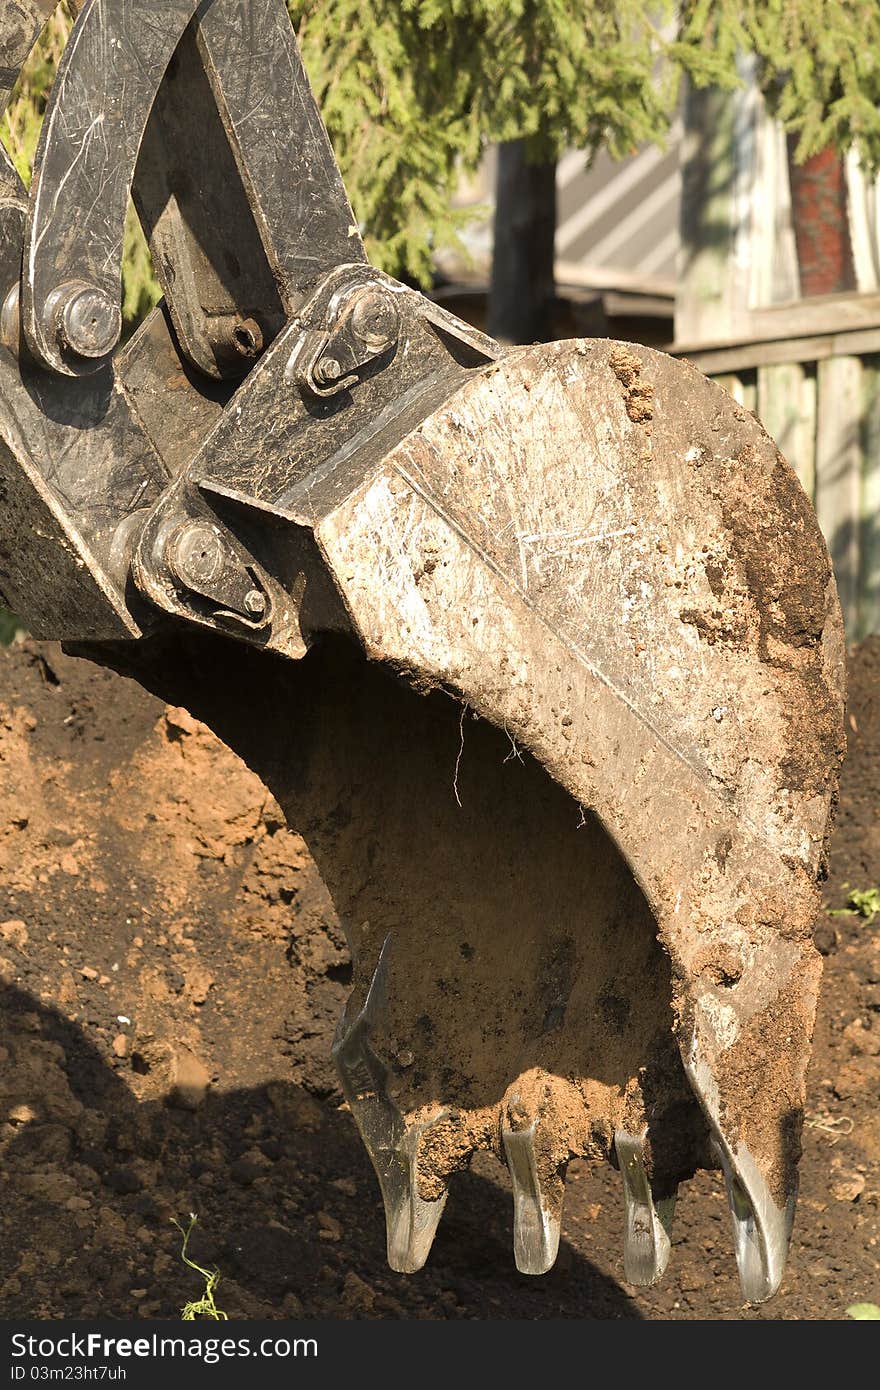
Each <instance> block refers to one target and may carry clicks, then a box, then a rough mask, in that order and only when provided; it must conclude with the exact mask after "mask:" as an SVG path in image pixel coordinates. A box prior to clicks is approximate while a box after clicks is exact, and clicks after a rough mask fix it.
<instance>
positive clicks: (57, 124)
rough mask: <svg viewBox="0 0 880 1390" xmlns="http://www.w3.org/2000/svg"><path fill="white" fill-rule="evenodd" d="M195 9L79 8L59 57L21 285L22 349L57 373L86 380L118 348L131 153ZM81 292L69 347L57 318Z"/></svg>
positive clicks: (188, 3)
mask: <svg viewBox="0 0 880 1390" xmlns="http://www.w3.org/2000/svg"><path fill="white" fill-rule="evenodd" d="M197 4H198V0H150V3H149V4H148V5H147V4H131V5H120V4H119V3H118V0H87V2H86V4H85V6H84V7H83V10H82V13H81V14H80V16H79V19H78V20H77V22H76V25H75V26H74V29H73V33H72V34H71V37H70V41H69V43H68V44H67V47H66V48H65V50H64V55H63V57H62V60H61V64H60V66H59V71H58V75H57V77H56V80H55V83H54V85H53V88H52V93H51V96H50V99H49V105H48V108H47V111H46V116H45V120H44V122H43V129H42V132H41V135H40V143H39V146H38V148H37V155H36V160H35V167H34V180H33V189H32V193H31V201H30V215H29V223H28V231H27V237H26V247H25V258H24V274H23V284H22V289H23V293H22V313H23V320H24V328H25V334H26V336H27V340H28V344H29V346H30V348H31V351H32V352H33V353H34V354H35V356H36V357H37V359H38V360H39V361H40V362H42V363H44V364H45V365H46V366H49V367H53V368H54V369H55V370H56V371H58V372H63V373H66V374H67V375H71V376H74V375H78V374H81V373H83V372H86V371H94V370H95V366H96V359H97V360H98V362H99V361H100V359H101V358H102V357H103V356H106V355H107V353H109V352H110V351H112V349H113V348H114V347H115V345H116V342H117V341H118V338H119V333H120V331H121V328H122V316H121V314H120V312H119V300H120V285H121V263H122V242H123V236H124V232H125V214H126V208H127V206H128V197H129V193H130V190H131V182H132V178H133V175H134V167H135V161H136V159H137V152H138V149H139V148H140V143H141V138H142V136H143V131H144V127H145V125H146V123H147V117H148V116H149V114H150V108H151V106H152V104H153V100H154V98H155V95H156V92H157V90H158V87H159V84H160V82H161V80H162V77H163V75H164V72H165V69H166V68H167V66H168V63H169V61H170V59H171V56H172V54H173V53H174V50H175V48H176V47H177V44H178V41H179V39H180V36H181V34H182V33H183V31H184V29H185V28H186V25H187V24H188V23H189V20H190V18H191V17H192V15H193V12H194V11H195V9H196V7H197ZM83 289H87V290H88V291H89V293H90V295H91V297H92V298H91V306H92V314H91V316H90V317H86V318H84V319H83V320H82V322H81V324H80V328H81V333H74V334H73V336H72V339H71V337H70V336H68V328H69V324H68V323H67V322H66V319H67V310H68V306H69V305H70V303H71V301H72V300H73V298H74V296H76V295H79V294H81V293H82V291H83ZM91 318H93V319H94V320H95V324H94V327H92V325H91V323H90V319H91ZM81 334H82V336H81ZM84 342H85V345H86V349H87V350H86V351H85V352H83V350H82V349H83V343H84Z"/></svg>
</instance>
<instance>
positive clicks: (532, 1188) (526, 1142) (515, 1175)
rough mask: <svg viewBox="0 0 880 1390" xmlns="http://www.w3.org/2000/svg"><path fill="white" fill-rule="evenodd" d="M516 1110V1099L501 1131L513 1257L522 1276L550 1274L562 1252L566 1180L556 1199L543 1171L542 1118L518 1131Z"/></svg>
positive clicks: (559, 1180)
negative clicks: (508, 1186) (510, 1206)
mask: <svg viewBox="0 0 880 1390" xmlns="http://www.w3.org/2000/svg"><path fill="white" fill-rule="evenodd" d="M516 1110H517V1098H516V1097H514V1098H513V1100H512V1102H511V1104H510V1106H509V1107H508V1109H507V1115H506V1118H505V1120H504V1122H503V1124H502V1128H501V1140H502V1143H503V1145H504V1157H505V1159H506V1160H507V1167H508V1169H509V1170H510V1181H511V1184H512V1186H513V1254H514V1259H515V1260H516V1267H517V1269H518V1270H519V1272H520V1274H546V1273H547V1271H548V1270H550V1269H552V1268H553V1265H554V1264H555V1262H556V1256H557V1253H558V1251H559V1234H560V1226H561V1216H562V1180H561V1179H557V1182H558V1185H559V1189H560V1191H559V1193H558V1195H557V1196H556V1200H553V1197H552V1196H551V1194H550V1193H548V1190H547V1187H548V1185H547V1183H546V1181H545V1180H544V1179H543V1178H542V1176H541V1171H540V1160H539V1157H538V1143H537V1141H538V1137H539V1127H540V1124H541V1121H540V1118H535V1119H533V1120H532V1121H531V1123H530V1124H524V1125H522V1126H521V1127H520V1128H516V1127H515V1118H514V1117H515V1116H516ZM512 1119H513V1120H514V1123H511V1120H512Z"/></svg>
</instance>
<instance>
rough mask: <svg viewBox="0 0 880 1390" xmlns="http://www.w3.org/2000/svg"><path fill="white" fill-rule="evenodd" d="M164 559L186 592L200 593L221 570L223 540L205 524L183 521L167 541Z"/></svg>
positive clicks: (211, 527)
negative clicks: (189, 590) (197, 590)
mask: <svg viewBox="0 0 880 1390" xmlns="http://www.w3.org/2000/svg"><path fill="white" fill-rule="evenodd" d="M165 558H166V560H167V562H168V565H169V567H170V569H171V572H172V574H174V576H175V578H177V579H179V580H180V582H181V584H183V585H184V586H185V587H186V588H187V589H202V588H204V586H205V585H208V584H211V583H212V581H213V580H215V579H216V578H217V577H218V576H219V575H220V573H221V572H222V570H223V566H224V563H225V561H226V552H225V547H224V545H223V539H222V537H221V535H220V533H219V531H217V530H216V528H215V527H213V526H212V525H211V524H210V522H208V521H185V522H184V523H183V525H182V526H178V528H177V530H176V531H174V532H173V534H172V535H171V536H170V537H169V539H168V545H167V547H166V550H165Z"/></svg>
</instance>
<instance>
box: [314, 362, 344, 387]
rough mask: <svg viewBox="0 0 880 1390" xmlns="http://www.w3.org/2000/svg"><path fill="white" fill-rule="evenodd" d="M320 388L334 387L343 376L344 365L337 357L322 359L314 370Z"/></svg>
mask: <svg viewBox="0 0 880 1390" xmlns="http://www.w3.org/2000/svg"><path fill="white" fill-rule="evenodd" d="M312 376H313V377H314V378H315V381H316V382H317V383H318V385H319V386H332V385H333V383H334V381H338V380H339V378H340V377H341V376H342V363H341V362H339V361H338V360H337V359H336V358H335V357H321V358H320V359H319V360H318V361H317V362H316V363H315V365H314V367H313V369H312Z"/></svg>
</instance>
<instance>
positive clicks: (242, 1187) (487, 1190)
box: [0, 639, 880, 1319]
mask: <svg viewBox="0 0 880 1390" xmlns="http://www.w3.org/2000/svg"><path fill="white" fill-rule="evenodd" d="M878 677H880V639H871V640H870V641H868V642H866V643H864V644H863V645H862V646H861V647H860V648H859V649H858V650H857V651H856V652H855V654H854V656H853V659H852V662H851V673H850V689H851V697H850V730H849V732H850V754H849V760H848V763H847V766H846V769H845V773H844V779H843V785H842V790H841V803H840V818H839V825H838V832H837V835H836V838H835V840H834V843H833V845H832V852H831V878H830V880H829V883H828V885H827V899H828V906H829V908H841V907H843V906H844V903H845V898H846V891H847V890H846V888H845V887H844V885H849V886H850V887H855V888H866V887H871V886H875V885H876V884H877V883H878V880H880V813H878V807H880V696H878V693H877V692H878ZM817 944H818V945H819V948H820V950H821V951H822V953H823V955H825V958H826V959H825V980H824V985H823V994H822V1002H821V1004H820V1020H819V1027H818V1033H817V1042H816V1052H815V1058H814V1064H813V1069H812V1076H811V1084H810V1097H809V1102H808V1120H807V1128H806V1132H805V1155H804V1161H803V1164H802V1197H801V1205H800V1214H799V1218H798V1222H797V1226H796V1230H795V1237H794V1243H793V1249H792V1258H791V1264H790V1269H789V1274H788V1276H787V1279H786V1282H785V1285H784V1287H783V1291H782V1293H781V1294H780V1295H779V1296H778V1298H777V1299H776V1300H774V1301H773V1302H772V1303H771V1304H769V1305H768V1306H765V1307H763V1308H761V1309H757V1310H743V1309H742V1308H741V1306H740V1300H739V1294H738V1285H737V1281H736V1274H735V1267H734V1260H733V1254H732V1241H731V1233H730V1229H729V1223H728V1217H727V1210H726V1205H725V1201H724V1197H723V1189H722V1185H721V1182H720V1179H719V1178H718V1177H717V1175H714V1174H702V1175H701V1176H700V1177H698V1178H697V1179H695V1180H694V1181H693V1182H690V1183H687V1184H685V1185H684V1187H683V1188H682V1191H681V1194H680V1200H679V1209H678V1215H677V1222H676V1231H675V1236H674V1250H673V1255H672V1259H671V1261H670V1267H669V1270H668V1273H667V1275H666V1277H665V1280H664V1282H663V1283H662V1284H661V1285H660V1286H659V1288H656V1289H651V1290H646V1291H642V1292H636V1291H634V1290H632V1289H629V1288H627V1286H626V1285H624V1284H623V1282H622V1236H621V1231H622V1220H623V1214H622V1193H621V1190H620V1182H619V1177H618V1175H617V1174H616V1173H615V1172H614V1171H613V1170H611V1169H610V1168H608V1169H602V1170H598V1171H596V1172H593V1173H591V1172H590V1170H589V1169H588V1167H587V1165H586V1164H583V1163H574V1164H572V1165H571V1168H570V1170H569V1177H568V1186H567V1194H566V1201H565V1212H564V1217H563V1233H564V1237H563V1244H562V1248H561V1251H560V1257H559V1260H558V1262H557V1265H556V1268H555V1269H554V1270H553V1272H552V1273H551V1274H549V1275H547V1276H545V1277H544V1278H542V1279H528V1278H526V1277H524V1276H521V1275H518V1274H517V1273H516V1271H515V1269H514V1267H513V1260H512V1253H511V1224H512V1223H511V1214H510V1196H509V1187H508V1184H507V1179H506V1173H505V1172H504V1170H503V1169H502V1168H501V1166H500V1165H499V1164H497V1163H496V1162H495V1161H494V1160H493V1159H491V1158H489V1157H488V1156H485V1155H484V1156H480V1157H478V1159H477V1160H475V1162H474V1164H473V1166H472V1169H471V1171H470V1172H469V1173H462V1174H460V1175H458V1176H457V1177H456V1178H455V1179H454V1181H453V1187H452V1193H451V1196H450V1200H449V1203H448V1206H447V1210H446V1214H445V1216H444V1219H443V1222H442V1223H441V1227H440V1233H439V1235H438V1238H437V1241H436V1243H435V1247H434V1251H433V1253H432V1255H431V1259H430V1261H429V1264H428V1267H427V1268H426V1269H425V1270H424V1271H423V1272H422V1273H421V1274H419V1275H416V1276H402V1275H396V1274H393V1273H391V1271H390V1270H388V1268H387V1266H386V1264H385V1260H384V1227H383V1220H382V1212H381V1203H380V1201H379V1197H378V1191H377V1188H376V1183H375V1179H374V1176H373V1173H372V1170H371V1168H370V1165H369V1162H368V1160H367V1158H366V1155H365V1154H364V1152H363V1150H362V1148H361V1146H360V1142H359V1140H358V1138H357V1135H356V1132H355V1129H354V1125H353V1123H352V1120H351V1117H350V1116H349V1115H348V1113H347V1112H346V1110H345V1107H344V1106H343V1105H342V1104H341V1098H340V1096H339V1093H338V1090H337V1087H336V1081H335V1077H334V1074H333V1071H332V1067H331V1064H330V1060H329V1054H330V1045H331V1042H332V1038H333V1034H334V1030H335V1027H336V1022H337V1019H338V1017H339V1015H340V1013H341V1011H342V1007H343V1004H344V1001H345V998H346V995H347V993H348V988H349V985H350V980H351V967H350V963H349V959H348V955H347V952H346V948H345V944H344V939H343V936H342V933H341V930H340V927H339V923H338V921H337V920H336V917H335V913H334V909H333V904H332V902H331V900H330V897H329V895H328V893H327V891H326V889H325V887H324V885H323V883H322V881H321V878H320V876H319V874H318V872H317V870H316V868H315V865H314V863H313V861H312V859H311V857H310V855H309V853H308V851H307V849H306V847H305V845H304V843H303V841H302V840H301V839H300V838H299V837H298V836H297V835H294V834H292V833H291V832H290V831H288V830H287V829H286V828H285V827H284V825H283V822H282V817H281V814H280V812H279V810H278V808H277V806H276V805H275V804H274V802H273V801H272V799H271V797H269V795H268V794H267V792H266V791H265V788H264V787H263V785H262V783H261V782H260V781H259V780H258V779H257V778H256V777H255V776H254V775H253V774H252V773H251V772H249V771H248V770H247V769H246V768H245V767H244V766H243V764H242V763H241V762H239V761H238V760H237V759H236V758H235V757H234V756H233V755H232V754H231V753H229V751H228V750H227V749H226V748H224V747H223V745H222V744H220V743H219V742H218V741H217V740H216V739H215V738H214V737H213V735H211V734H210V733H209V732H208V731H207V730H206V729H205V728H204V727H203V726H201V725H200V724H198V723H197V722H196V721H195V720H194V719H192V717H191V716H190V715H189V714H188V713H187V712H186V711H185V710H182V709H173V708H167V707H165V706H163V705H162V704H160V703H159V702H158V701H156V700H155V699H153V698H152V697H151V696H149V695H147V694H146V693H144V692H143V691H142V690H141V689H140V687H138V686H136V685H134V684H133V683H132V682H130V681H127V680H125V679H124V678H122V677H120V676H115V675H111V674H109V673H107V672H103V671H100V670H98V669H97V668H95V667H92V666H91V665H89V664H88V663H85V662H82V661H77V660H75V659H73V658H70V657H66V656H64V655H63V654H62V653H61V652H60V650H59V649H58V648H57V647H56V646H54V645H51V644H36V643H28V644H24V645H19V646H13V647H12V648H9V649H7V650H6V651H4V652H3V653H2V655H0V1316H5V1317H19V1316H38V1317H90V1316H116V1317H121V1316H132V1315H139V1316H165V1317H167V1316H171V1317H173V1316H175V1314H176V1311H177V1310H178V1309H179V1307H180V1306H181V1305H182V1304H183V1303H184V1302H185V1301H187V1300H188V1299H190V1298H192V1297H194V1296H196V1294H197V1288H196V1279H195V1276H193V1275H192V1274H191V1273H190V1272H189V1271H188V1270H187V1269H186V1268H185V1267H184V1266H183V1265H182V1264H181V1262H180V1259H179V1248H180V1235H179V1232H178V1231H177V1230H176V1229H175V1227H174V1225H173V1224H172V1218H176V1219H178V1220H180V1221H183V1222H184V1224H185V1223H186V1221H187V1220H188V1213H190V1212H196V1213H198V1217H199V1222H198V1225H197V1226H196V1228H195V1233H194V1236H193V1241H192V1246H191V1250H192V1253H193V1254H194V1255H195V1257H196V1258H197V1259H199V1260H200V1262H202V1263H206V1262H207V1263H209V1264H216V1265H217V1266H218V1267H219V1268H220V1270H221V1273H222V1275H223V1282H222V1284H221V1286H220V1290H219V1295H218V1298H219V1302H220V1304H221V1306H223V1307H225V1309H226V1311H227V1312H228V1313H229V1314H230V1316H236V1315H238V1316H256V1317H278V1318H283V1317H290V1316H303V1315H305V1316H320V1317H386V1318H387V1317H392V1318H400V1317H431V1318H472V1317H480V1318H485V1317H502V1318H508V1317H527V1318H535V1317H538V1318H541V1317H580V1318H614V1317H643V1318H676V1317H684V1318H700V1317H712V1318H716V1317H721V1318H739V1317H743V1316H745V1317H758V1318H771V1319H773V1318H826V1317H840V1316H843V1314H844V1310H845V1308H846V1306H847V1305H848V1304H850V1303H852V1302H857V1301H863V1300H874V1301H876V1300H878V1299H880V1263H878V1258H880V1251H878V1239H880V1216H878V1206H880V1179H878V1176H877V1174H878V1171H880V1170H878V1156H880V1119H878V1117H877V1113H876V1097H877V1093H878V1083H880V933H878V929H877V924H875V923H869V922H867V921H865V920H864V919H862V918H859V917H857V916H855V915H852V914H849V915H843V916H839V915H838V916H827V917H824V918H823V919H822V921H821V922H820V923H819V925H818V928H817Z"/></svg>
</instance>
